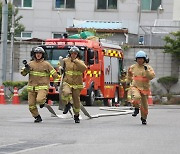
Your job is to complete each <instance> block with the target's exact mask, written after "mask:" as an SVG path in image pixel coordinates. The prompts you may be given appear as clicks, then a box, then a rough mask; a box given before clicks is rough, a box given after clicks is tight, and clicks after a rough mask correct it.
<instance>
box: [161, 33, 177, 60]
mask: <svg viewBox="0 0 180 154" xmlns="http://www.w3.org/2000/svg"><path fill="white" fill-rule="evenodd" d="M164 40H165V42H166V44H165V46H164V47H165V49H164V50H165V52H166V53H171V54H173V55H174V56H175V57H176V58H177V59H178V60H180V31H177V32H172V33H170V35H168V36H165V38H164Z"/></svg>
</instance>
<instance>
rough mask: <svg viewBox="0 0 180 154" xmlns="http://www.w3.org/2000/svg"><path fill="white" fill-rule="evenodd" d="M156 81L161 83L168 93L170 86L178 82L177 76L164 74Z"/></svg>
mask: <svg viewBox="0 0 180 154" xmlns="http://www.w3.org/2000/svg"><path fill="white" fill-rule="evenodd" d="M157 82H158V83H160V84H162V86H163V87H164V88H165V89H166V90H167V93H168V94H169V92H170V89H171V87H172V86H173V85H174V84H176V83H177V82H178V78H177V77H173V76H165V77H161V78H159V79H158V80H157Z"/></svg>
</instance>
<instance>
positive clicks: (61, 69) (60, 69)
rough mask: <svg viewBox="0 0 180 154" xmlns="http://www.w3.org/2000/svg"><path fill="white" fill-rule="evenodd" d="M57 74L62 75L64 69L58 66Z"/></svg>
mask: <svg viewBox="0 0 180 154" xmlns="http://www.w3.org/2000/svg"><path fill="white" fill-rule="evenodd" d="M59 73H60V74H63V73H64V68H63V67H61V66H59Z"/></svg>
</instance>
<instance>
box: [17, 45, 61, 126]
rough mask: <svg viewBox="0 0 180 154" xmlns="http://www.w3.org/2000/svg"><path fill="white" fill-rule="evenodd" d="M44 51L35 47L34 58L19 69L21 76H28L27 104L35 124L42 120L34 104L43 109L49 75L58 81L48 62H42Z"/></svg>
mask: <svg viewBox="0 0 180 154" xmlns="http://www.w3.org/2000/svg"><path fill="white" fill-rule="evenodd" d="M44 54H45V51H44V49H43V48H42V47H37V48H36V49H35V50H34V58H33V60H32V61H30V62H29V63H28V64H26V65H25V67H23V68H22V69H21V72H20V73H21V74H22V75H23V76H26V75H27V74H29V80H28V86H27V90H28V104H29V111H30V112H31V114H32V116H33V117H34V118H35V121H34V122H35V123H38V122H41V121H42V118H41V116H40V114H39V112H38V109H37V106H36V104H39V105H40V108H43V107H44V104H45V102H46V96H47V94H48V89H49V83H50V75H52V76H53V77H54V78H55V79H57V80H58V78H59V76H58V74H57V73H56V70H55V69H54V68H53V67H52V66H51V65H50V63H49V62H47V61H45V60H44Z"/></svg>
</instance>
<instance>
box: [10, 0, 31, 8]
mask: <svg viewBox="0 0 180 154" xmlns="http://www.w3.org/2000/svg"><path fill="white" fill-rule="evenodd" d="M13 4H14V5H15V6H16V7H25V8H31V7H32V0H13Z"/></svg>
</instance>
